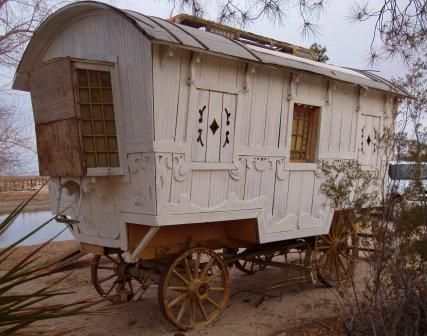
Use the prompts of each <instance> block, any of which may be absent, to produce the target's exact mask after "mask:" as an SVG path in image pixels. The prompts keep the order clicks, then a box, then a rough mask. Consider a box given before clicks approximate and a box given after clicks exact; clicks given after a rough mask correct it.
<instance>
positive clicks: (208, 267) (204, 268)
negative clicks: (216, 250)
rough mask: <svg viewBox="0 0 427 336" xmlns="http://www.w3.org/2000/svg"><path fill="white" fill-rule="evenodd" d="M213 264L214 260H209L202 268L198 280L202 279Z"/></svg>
mask: <svg viewBox="0 0 427 336" xmlns="http://www.w3.org/2000/svg"><path fill="white" fill-rule="evenodd" d="M213 262H214V258H211V259H210V260H209V261H208V262H207V263H206V265H205V267H203V269H202V271H201V272H200V274H199V278H200V279H204V277H205V275H206V272H207V271H208V270H209V269H210V268H211V266H212V264H213Z"/></svg>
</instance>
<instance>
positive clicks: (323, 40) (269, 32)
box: [0, 0, 406, 174]
mask: <svg viewBox="0 0 427 336" xmlns="http://www.w3.org/2000/svg"><path fill="white" fill-rule="evenodd" d="M202 1H205V2H206V3H207V4H210V5H209V10H208V13H207V17H208V18H210V19H215V5H216V4H217V1H216V0H213V1H209V0H202ZM242 1H243V0H242ZM108 2H109V3H110V4H113V5H114V6H116V7H119V8H126V9H132V10H135V11H139V12H142V13H144V14H147V15H153V16H158V17H162V18H168V17H169V16H170V13H171V9H172V5H171V4H170V2H169V1H168V0H139V1H138V0H111V1H108ZM351 4H352V0H329V1H327V5H326V8H325V11H324V13H323V15H322V16H321V17H320V20H319V25H320V34H319V35H318V36H316V37H315V38H313V37H312V38H303V36H302V34H301V26H302V21H301V19H300V18H299V16H298V12H297V10H296V9H295V8H290V9H289V10H288V11H287V12H286V15H287V18H286V20H285V22H284V25H282V26H277V25H276V26H275V25H273V24H271V23H270V22H268V21H267V20H258V21H257V22H255V23H253V24H251V25H250V26H248V27H246V28H245V29H246V30H249V31H251V32H253V33H256V34H259V35H264V36H268V37H272V38H274V39H277V40H281V41H286V42H289V43H292V44H296V45H301V46H306V47H308V46H310V45H311V44H312V43H313V42H317V43H320V44H321V45H322V46H326V47H327V55H328V56H329V61H328V63H331V64H335V65H339V66H346V67H353V68H358V69H369V65H368V54H369V53H368V51H369V46H370V43H371V37H372V33H373V25H374V22H369V21H368V22H364V23H357V24H352V23H350V22H349V21H348V19H347V14H348V10H349V8H350V6H351ZM174 14H178V13H177V12H175V13H174ZM373 69H374V70H378V71H379V74H380V75H382V76H383V77H385V78H388V79H390V78H391V77H398V76H403V75H404V74H405V72H406V67H405V65H403V64H402V63H400V62H398V61H392V60H387V61H381V62H380V63H379V64H377V65H375V66H374V67H373ZM1 70H4V69H0V74H1V73H2V74H3V75H4V74H5V75H4V76H2V77H0V90H2V91H4V90H8V89H9V88H10V86H11V80H12V78H13V71H12V70H11V69H8V70H6V71H1ZM0 99H1V96H0ZM13 100H14V103H15V105H17V106H18V107H19V109H18V112H17V118H19V119H21V120H22V119H23V120H26V121H27V125H28V127H29V128H32V129H33V128H34V122H33V116H32V112H31V101H30V98H29V94H28V93H22V92H19V93H17V96H15V97H14V98H13ZM23 155H24V156H25V158H26V161H27V164H26V166H25V169H24V170H25V171H24V172H23V173H24V174H37V157H36V155H35V154H34V153H24V154H23Z"/></svg>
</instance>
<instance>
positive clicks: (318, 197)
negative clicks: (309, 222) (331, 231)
mask: <svg viewBox="0 0 427 336" xmlns="http://www.w3.org/2000/svg"><path fill="white" fill-rule="evenodd" d="M313 175H314V174H313ZM321 183H322V178H320V177H317V176H314V183H313V200H312V206H311V216H312V217H313V218H319V212H320V210H321V207H323V205H324V204H325V201H326V199H325V197H324V195H323V194H322V193H321V192H320V191H319V189H320V185H321Z"/></svg>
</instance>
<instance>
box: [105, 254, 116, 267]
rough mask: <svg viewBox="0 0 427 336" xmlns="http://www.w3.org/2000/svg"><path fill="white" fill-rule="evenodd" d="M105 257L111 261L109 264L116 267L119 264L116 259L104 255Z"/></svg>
mask: <svg viewBox="0 0 427 336" xmlns="http://www.w3.org/2000/svg"><path fill="white" fill-rule="evenodd" d="M106 257H107V259H109V260H111V262H113V263H114V264H116V265H118V264H119V262H118V261H117V260H116V259H114V258H113V257H112V256H109V255H106Z"/></svg>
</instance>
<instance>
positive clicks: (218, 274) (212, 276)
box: [205, 271, 222, 283]
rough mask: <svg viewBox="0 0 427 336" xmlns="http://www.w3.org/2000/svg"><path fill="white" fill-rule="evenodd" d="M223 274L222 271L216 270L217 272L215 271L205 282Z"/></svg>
mask: <svg viewBox="0 0 427 336" xmlns="http://www.w3.org/2000/svg"><path fill="white" fill-rule="evenodd" d="M221 274H222V273H221V271H219V272H216V273H214V274H212V275H210V276H209V277H207V278H205V282H207V283H209V282H211V281H212V280H213V279H215V278H217V277H219V276H221Z"/></svg>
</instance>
